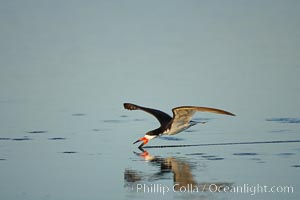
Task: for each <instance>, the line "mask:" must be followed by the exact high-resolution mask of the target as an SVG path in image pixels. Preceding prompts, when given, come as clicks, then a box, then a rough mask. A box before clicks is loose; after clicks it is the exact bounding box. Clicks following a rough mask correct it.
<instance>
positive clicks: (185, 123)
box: [170, 106, 235, 134]
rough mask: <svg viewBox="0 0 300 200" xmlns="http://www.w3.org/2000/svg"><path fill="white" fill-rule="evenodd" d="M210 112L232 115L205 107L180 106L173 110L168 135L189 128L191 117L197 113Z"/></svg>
mask: <svg viewBox="0 0 300 200" xmlns="http://www.w3.org/2000/svg"><path fill="white" fill-rule="evenodd" d="M197 111H199V112H212V113H217V114H224V115H232V116H235V115H234V114H232V113H230V112H227V111H225V110H220V109H216V108H207V107H197V106H181V107H177V108H173V109H172V112H173V121H172V124H171V127H170V134H172V132H174V133H177V132H179V131H182V130H184V129H186V128H188V127H190V126H191V124H190V121H191V119H192V117H193V115H194V114H195V113H196V112H197Z"/></svg>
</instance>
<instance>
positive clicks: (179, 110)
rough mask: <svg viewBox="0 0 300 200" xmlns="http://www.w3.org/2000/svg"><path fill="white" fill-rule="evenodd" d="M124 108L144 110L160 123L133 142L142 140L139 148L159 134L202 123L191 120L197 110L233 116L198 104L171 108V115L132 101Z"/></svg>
mask: <svg viewBox="0 0 300 200" xmlns="http://www.w3.org/2000/svg"><path fill="white" fill-rule="evenodd" d="M124 108H125V109H127V110H142V111H144V112H147V113H149V114H151V115H153V116H154V117H155V118H156V119H157V120H158V121H159V123H160V127H159V128H157V129H154V130H152V131H149V132H147V133H146V134H145V136H144V137H142V138H140V139H138V140H137V141H135V142H134V143H133V144H135V143H137V142H142V143H141V145H140V146H139V148H142V146H144V145H145V144H147V143H148V142H149V141H150V140H152V139H154V138H156V137H159V136H161V135H175V134H177V133H179V132H182V131H184V130H186V129H188V128H190V127H191V126H194V125H196V124H197V123H204V122H196V121H192V117H193V115H194V114H195V113H196V112H197V111H199V112H212V113H217V114H224V115H231V116H235V115H234V114H232V113H230V112H227V111H225V110H220V109H216V108H208V107H198V106H180V107H176V108H173V109H172V112H173V117H171V116H170V115H168V114H167V113H164V112H162V111H160V110H156V109H152V108H146V107H142V106H138V105H135V104H132V103H124Z"/></svg>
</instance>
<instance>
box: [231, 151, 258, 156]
mask: <svg viewBox="0 0 300 200" xmlns="http://www.w3.org/2000/svg"><path fill="white" fill-rule="evenodd" d="M232 155H234V156H256V155H258V154H257V153H252V152H241V153H233V154H232Z"/></svg>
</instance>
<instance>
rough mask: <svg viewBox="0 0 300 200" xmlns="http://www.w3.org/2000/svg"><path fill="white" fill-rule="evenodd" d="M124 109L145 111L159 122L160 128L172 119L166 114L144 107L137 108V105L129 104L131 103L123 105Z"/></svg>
mask: <svg viewBox="0 0 300 200" xmlns="http://www.w3.org/2000/svg"><path fill="white" fill-rule="evenodd" d="M124 108H125V109H127V110H142V111H145V112H147V113H149V114H151V115H153V116H154V117H155V118H156V119H157V120H158V121H159V123H160V125H161V126H166V125H167V124H168V123H169V122H170V121H171V120H172V117H171V116H170V115H168V114H167V113H164V112H162V111H160V110H155V109H152V108H146V107H142V106H138V105H135V104H131V103H124Z"/></svg>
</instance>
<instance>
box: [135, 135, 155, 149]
mask: <svg viewBox="0 0 300 200" xmlns="http://www.w3.org/2000/svg"><path fill="white" fill-rule="evenodd" d="M156 137H157V136H155V135H147V134H146V135H145V136H144V137H142V138H140V139H138V140H137V141H135V142H134V143H133V144H135V143H138V142H142V144H141V145H140V146H139V148H142V146H144V145H145V144H147V143H148V142H149V141H150V140H152V139H153V138H156Z"/></svg>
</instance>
